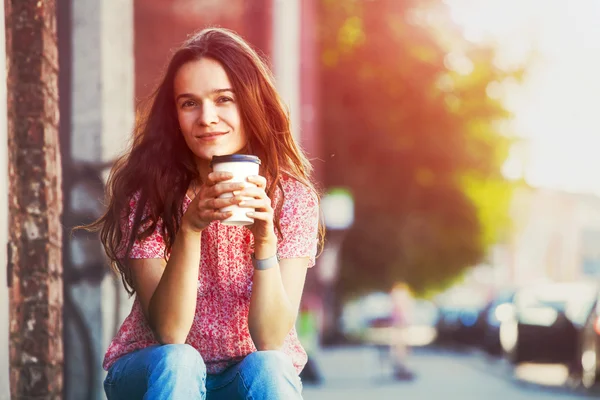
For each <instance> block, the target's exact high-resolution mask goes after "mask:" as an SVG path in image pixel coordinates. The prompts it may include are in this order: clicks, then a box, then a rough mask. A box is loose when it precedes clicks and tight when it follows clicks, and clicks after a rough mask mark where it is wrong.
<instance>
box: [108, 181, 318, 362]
mask: <svg viewBox="0 0 600 400" xmlns="http://www.w3.org/2000/svg"><path fill="white" fill-rule="evenodd" d="M281 184H282V188H283V191H284V193H285V200H284V204H283V208H282V210H281V216H280V225H281V231H282V234H283V238H282V239H281V238H280V240H279V243H278V246H277V252H278V255H279V257H280V258H281V259H286V258H298V257H306V258H308V260H309V261H308V266H309V267H312V266H313V265H314V263H315V256H316V251H317V230H318V220H319V208H318V200H317V197H316V196H315V195H314V193H313V192H312V191H311V190H310V189H309V188H307V187H306V186H305V185H304V184H302V183H300V182H298V181H296V180H295V179H293V178H291V177H287V176H283V177H282V178H281ZM279 196H280V192H279V190H277V191H276V194H275V196H274V199H272V200H273V204H275V202H276V201H277V199H278V198H279ZM138 199H139V195H138V196H133V197H132V199H131V201H130V213H129V218H128V219H124V221H123V228H124V231H125V232H130V231H131V227H132V224H133V218H134V212H135V206H136V202H137V200H138ZM190 203H191V200H190V199H189V198H188V197H186V198H185V200H184V204H183V209H184V211H185V210H187V207H188V206H189V204H190ZM160 223H161V222H160V221H159V223H158V224H157V228H156V230H155V231H154V233H152V234H151V235H150V236H149V237H148V238H146V239H144V240H143V241H135V243H134V244H133V248H132V250H131V252H130V255H129V257H130V258H140V259H141V258H163V255H164V250H165V247H164V240H163V237H162V235H161V233H160ZM125 237H127V235H125ZM252 245H253V237H252V233H251V232H250V231H249V230H248V229H247V228H245V227H241V226H228V225H223V224H221V223H220V222H216V221H215V222H213V223H211V224H210V225H209V226H208V227H207V228H206V229H205V230H204V231H203V232H202V239H201V254H202V255H201V260H200V265H199V266H198V297H197V302H196V314H195V316H194V322H193V324H192V327H191V329H190V332H189V334H188V337H187V340H186V343H187V344H189V345H191V346H193V347H194V348H196V349H197V350H198V351H199V352H200V354H201V355H202V358H203V359H204V362H205V363H206V367H207V371H208V373H209V374H217V373H220V372H222V371H223V370H225V369H226V368H227V367H229V366H230V365H232V364H234V363H236V362H239V361H240V360H241V359H243V358H244V357H245V356H246V355H248V354H250V353H252V352H254V351H256V347H255V346H254V343H253V341H252V339H251V337H250V333H249V331H248V311H249V308H250V295H251V292H252V275H253V272H254V269H253V267H252V260H251V254H252ZM122 256H123V257H124V254H122ZM156 344H158V342H157V340H156V338H155V337H154V333H153V332H152V330H151V329H150V326H149V325H148V322H147V321H146V318H145V316H144V314H143V311H142V307H141V303H140V302H139V300H138V299H137V298H136V299H135V301H134V303H133V306H132V309H131V313H130V314H129V316H128V317H127V318H126V319H125V321H124V322H123V324H122V325H121V327H120V329H119V331H118V332H117V334H116V336H115V337H114V338H113V340H112V342H111V343H110V345H109V347H108V350H107V351H106V354H105V356H104V362H103V368H104V369H106V370H108V369H109V368H110V367H111V365H112V364H113V363H114V362H115V361H116V360H117V359H118V358H119V357H121V356H122V355H124V354H127V353H130V352H132V351H135V350H139V349H143V348H145V347H147V346H151V345H156ZM282 350H283V352H284V353H285V354H287V355H288V356H289V357H290V358H291V360H292V362H293V364H294V366H295V368H296V370H297V371H298V373H300V371H301V370H302V368H304V365H305V364H306V361H307V356H306V352H305V351H304V349H303V348H302V345H301V344H300V341H299V340H298V336H297V334H296V329H295V328H292V330H291V331H290V333H289V334H288V336H287V338H286V339H285V341H284V345H283V349H282Z"/></svg>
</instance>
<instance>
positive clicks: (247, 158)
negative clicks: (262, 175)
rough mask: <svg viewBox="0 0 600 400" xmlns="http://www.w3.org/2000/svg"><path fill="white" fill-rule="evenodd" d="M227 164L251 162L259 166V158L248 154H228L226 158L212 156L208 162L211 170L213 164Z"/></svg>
mask: <svg viewBox="0 0 600 400" xmlns="http://www.w3.org/2000/svg"><path fill="white" fill-rule="evenodd" d="M229 162H251V163H255V164H258V165H260V158H258V157H257V156H253V155H250V154H229V155H226V156H213V158H212V160H211V161H210V166H211V168H212V166H213V165H215V164H220V163H229Z"/></svg>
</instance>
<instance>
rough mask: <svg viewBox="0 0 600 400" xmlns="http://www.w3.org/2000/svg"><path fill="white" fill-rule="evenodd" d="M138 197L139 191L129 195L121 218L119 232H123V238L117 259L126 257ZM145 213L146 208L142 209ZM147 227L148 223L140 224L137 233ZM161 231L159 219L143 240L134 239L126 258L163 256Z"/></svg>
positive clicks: (163, 242)
mask: <svg viewBox="0 0 600 400" xmlns="http://www.w3.org/2000/svg"><path fill="white" fill-rule="evenodd" d="M139 197H140V194H139V192H137V193H135V194H134V195H133V196H132V197H131V199H130V201H129V209H128V211H127V213H126V214H127V215H124V216H123V218H122V220H121V232H122V233H123V240H122V242H121V245H120V246H119V251H118V252H117V257H118V258H119V259H124V258H125V257H126V254H125V251H126V249H127V244H128V243H129V239H130V238H131V230H132V227H133V220H134V218H135V211H136V208H137V203H138V200H139ZM147 213H148V210H144V216H146V215H147ZM147 227H148V224H146V225H142V226H140V228H139V229H138V234H139V233H141V232H143V231H144V230H145V229H146V228H147ZM161 232H162V220H160V219H159V221H158V222H157V224H156V228H155V229H154V232H152V234H150V236H148V237H147V238H145V239H143V240H138V239H136V240H135V241H134V242H133V245H132V247H131V251H130V252H129V255H128V256H127V258H163V257H164V255H165V241H164V238H163V236H162V234H161Z"/></svg>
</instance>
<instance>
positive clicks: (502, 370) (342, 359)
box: [304, 347, 590, 400]
mask: <svg viewBox="0 0 600 400" xmlns="http://www.w3.org/2000/svg"><path fill="white" fill-rule="evenodd" d="M315 359H318V365H319V368H320V370H321V372H322V374H323V375H324V378H325V379H324V382H323V384H321V385H319V386H311V385H308V384H306V385H305V386H304V399H305V400H338V399H339V400H341V399H344V400H354V399H357V400H362V399H369V400H375V399H384V400H385V399H390V400H395V399H411V400H413V399H416V400H429V399H431V400H436V399H444V400H453V399H457V400H458V399H460V400H471V399H472V400H481V399H483V400H496V399H498V400H500V399H502V400H507V399H509V400H542V399H543V400H582V399H589V398H590V396H586V395H584V394H582V393H578V392H575V391H573V390H568V389H566V388H564V387H553V386H548V385H547V384H548V382H546V385H539V384H534V383H530V382H529V381H525V380H523V379H517V378H515V376H514V374H513V370H512V369H510V368H509V367H508V366H507V365H506V364H504V363H502V362H499V361H489V360H486V359H485V357H483V356H481V355H479V354H474V353H458V352H448V351H435V350H429V349H419V350H417V351H414V352H413V354H412V355H411V358H410V365H411V368H412V369H413V371H414V372H415V373H416V379H415V380H414V381H412V382H398V381H394V380H393V379H391V370H390V367H389V364H388V363H387V362H385V360H384V361H383V362H382V360H381V359H380V357H379V353H378V352H377V351H376V350H375V349H374V348H372V347H352V348H338V349H333V350H324V351H322V352H321V354H319V356H318V357H316V358H315ZM526 372H527V373H528V374H529V376H530V377H533V378H535V377H536V375H537V376H539V377H540V378H545V379H546V380H548V379H550V378H552V377H554V378H556V379H560V370H556V369H555V370H554V371H551V370H550V369H539V370H536V369H535V367H531V368H529V369H528V371H526ZM559 383H560V382H559Z"/></svg>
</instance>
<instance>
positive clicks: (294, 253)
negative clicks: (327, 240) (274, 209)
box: [277, 178, 319, 267]
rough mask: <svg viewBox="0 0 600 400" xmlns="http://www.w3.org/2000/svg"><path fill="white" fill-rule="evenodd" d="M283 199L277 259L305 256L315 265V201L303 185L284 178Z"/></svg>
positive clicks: (314, 195)
mask: <svg viewBox="0 0 600 400" xmlns="http://www.w3.org/2000/svg"><path fill="white" fill-rule="evenodd" d="M282 186H283V190H284V193H285V199H284V202H283V207H282V209H281V214H280V219H279V223H280V226H281V233H282V236H283V237H282V238H280V241H279V244H278V246H277V253H278V255H279V258H282V259H285V258H302V257H306V258H308V259H309V264H308V267H312V266H313V265H315V257H316V255H317V245H318V231H319V201H318V198H317V195H316V194H315V193H314V192H313V191H312V190H311V189H310V188H308V187H307V186H306V185H304V184H302V183H301V182H298V181H296V180H293V179H292V178H286V180H285V181H284V183H283V185H282Z"/></svg>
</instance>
